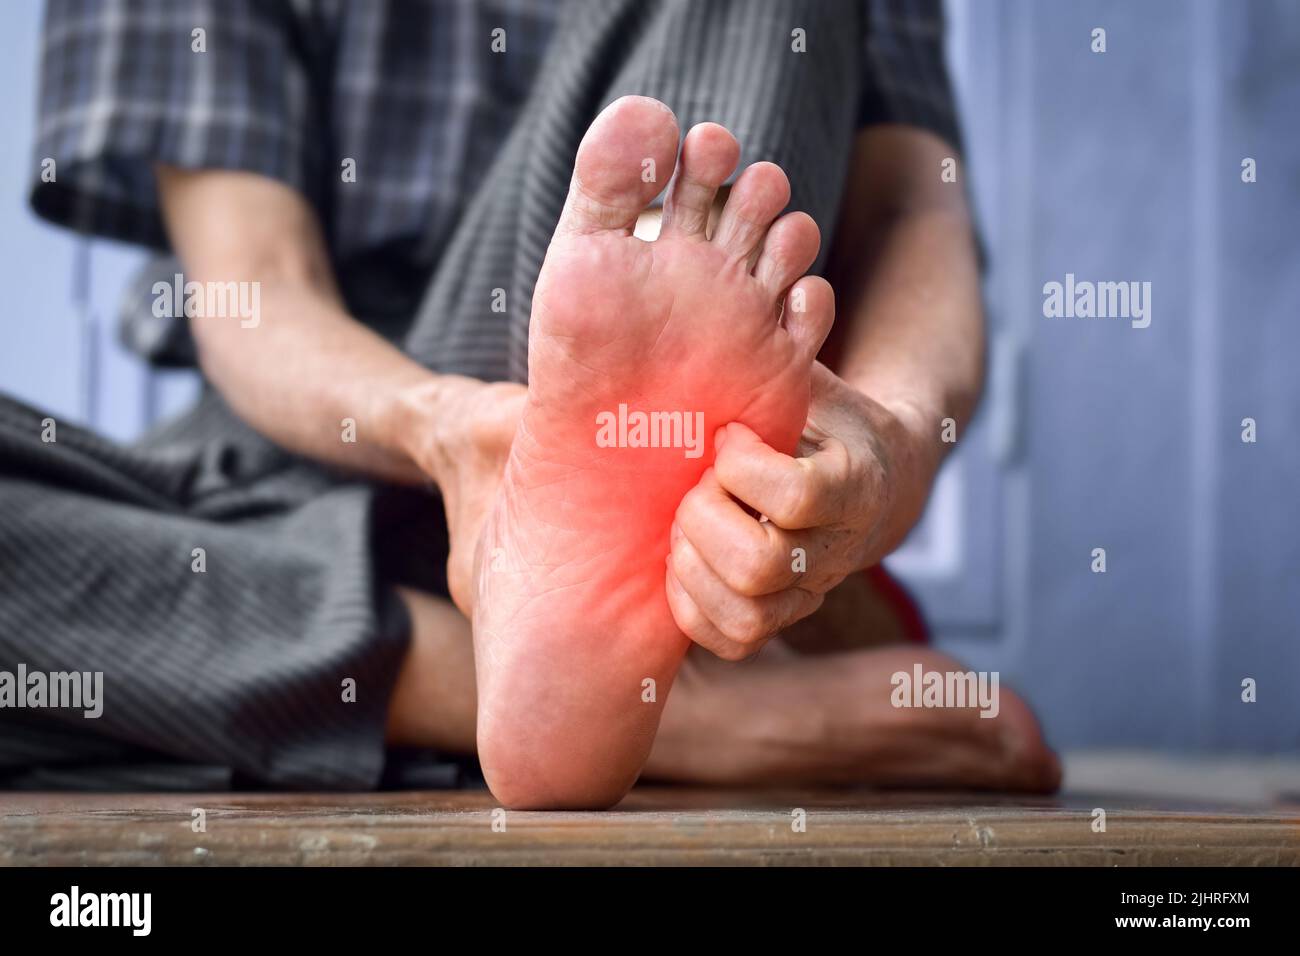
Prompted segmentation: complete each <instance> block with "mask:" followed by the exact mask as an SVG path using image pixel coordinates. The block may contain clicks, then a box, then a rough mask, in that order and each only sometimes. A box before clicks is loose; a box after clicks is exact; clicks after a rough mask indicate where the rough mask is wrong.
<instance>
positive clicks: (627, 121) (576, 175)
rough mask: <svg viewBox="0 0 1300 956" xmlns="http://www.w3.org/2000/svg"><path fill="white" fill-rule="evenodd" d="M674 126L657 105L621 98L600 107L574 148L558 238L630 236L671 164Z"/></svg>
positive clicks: (640, 98)
mask: <svg viewBox="0 0 1300 956" xmlns="http://www.w3.org/2000/svg"><path fill="white" fill-rule="evenodd" d="M677 142H678V130H677V120H676V118H675V117H674V116H673V113H672V110H670V109H669V108H668V107H667V106H665V105H664V104H663V103H660V102H659V101H658V100H653V99H650V98H649V97H646V96H624V97H620V98H619V99H617V100H615V101H614V102H613V103H611V104H609V106H607V107H605V108H604V109H603V110H602V111H601V113H600V115H599V116H597V117H596V120H595V122H594V123H592V124H591V127H590V128H589V129H588V130H587V135H585V136H584V137H583V138H582V143H581V144H580V145H579V146H578V155H577V158H576V160H575V161H574V166H573V181H572V182H571V183H570V185H569V197H568V199H567V200H566V201H565V203H564V211H563V212H562V213H561V214H560V222H559V226H558V227H557V228H556V232H557V234H560V233H589V232H597V231H600V230H615V231H622V232H626V233H628V234H630V233H631V231H632V227H633V226H634V225H635V224H636V219H637V216H638V215H639V214H640V213H641V211H642V210H643V209H645V207H646V206H647V205H648V204H649V203H650V201H651V200H652V199H654V198H655V196H657V195H659V193H660V192H661V191H662V189H663V186H664V183H666V182H667V181H668V178H669V177H670V176H671V175H672V172H673V165H674V163H675V162H676V158H677Z"/></svg>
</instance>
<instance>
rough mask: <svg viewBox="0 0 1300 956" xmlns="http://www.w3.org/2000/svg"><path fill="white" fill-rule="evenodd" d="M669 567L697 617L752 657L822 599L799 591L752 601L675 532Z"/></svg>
mask: <svg viewBox="0 0 1300 956" xmlns="http://www.w3.org/2000/svg"><path fill="white" fill-rule="evenodd" d="M668 565H669V567H670V568H671V569H672V572H673V575H674V576H675V577H676V579H677V582H678V583H679V584H680V585H681V586H682V589H683V590H684V591H685V592H686V594H687V596H688V597H690V599H691V601H692V602H693V603H694V604H695V606H696V608H698V609H699V611H700V613H701V614H703V616H704V617H705V618H707V619H708V621H709V622H710V623H711V624H712V625H713V626H714V627H715V628H716V629H717V630H718V631H720V632H722V635H723V636H724V637H726V638H729V639H730V640H731V641H733V642H735V643H736V644H739V645H741V646H742V647H745V648H747V649H748V653H749V654H752V653H755V652H756V651H758V650H759V649H761V648H762V646H763V645H764V644H765V643H766V642H767V641H768V640H770V639H771V638H772V637H774V636H775V635H776V634H777V633H778V632H779V631H780V630H781V629H782V628H784V627H786V626H788V625H790V624H793V623H794V622H795V621H798V620H800V619H802V618H804V617H807V616H808V615H809V614H811V613H812V612H813V611H815V610H816V609H817V608H818V607H819V606H820V605H821V603H822V597H821V595H818V594H811V593H809V592H807V591H803V590H801V589H799V588H789V589H787V590H785V591H781V592H779V593H777V594H765V595H762V596H760V597H756V598H751V597H746V596H745V595H743V594H737V593H736V592H735V591H733V590H731V588H729V587H727V585H726V583H725V582H723V580H722V579H721V578H719V577H718V575H717V574H716V573H714V571H713V569H712V568H710V567H709V566H708V564H707V563H706V562H705V561H704V559H703V558H702V557H700V553H699V552H698V551H696V550H695V548H694V547H693V546H692V545H691V543H690V541H688V540H687V539H686V537H685V535H683V534H681V533H680V532H675V533H674V535H673V542H672V551H671V553H670V556H669V559H668Z"/></svg>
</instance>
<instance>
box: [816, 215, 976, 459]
mask: <svg viewBox="0 0 1300 956" xmlns="http://www.w3.org/2000/svg"><path fill="white" fill-rule="evenodd" d="M874 246H875V248H874V249H872V250H870V252H869V253H868V258H867V265H866V267H865V270H864V271H865V272H866V273H867V274H868V275H869V276H870V279H869V280H868V281H867V282H866V283H865V284H864V286H863V288H862V289H861V291H860V293H859V294H858V295H857V296H856V298H855V299H853V300H850V302H849V303H848V305H849V311H848V314H847V315H846V316H845V317H844V318H845V320H846V321H845V325H846V326H847V328H846V329H845V334H844V339H843V345H842V351H841V356H840V361H839V363H838V364H839V368H838V369H837V371H838V373H839V375H840V377H841V378H843V379H844V380H845V381H847V382H848V383H849V384H851V385H853V386H854V387H855V388H857V389H859V390H860V391H862V392H864V393H865V394H866V395H868V396H869V397H871V398H872V399H874V400H875V401H877V402H880V403H881V404H882V405H884V406H885V407H886V408H887V409H889V410H890V411H892V412H895V413H896V414H899V415H901V416H902V417H904V418H906V419H908V420H909V424H910V425H914V426H917V427H920V428H923V429H924V430H925V431H926V432H927V433H928V434H929V435H930V437H931V438H933V439H935V440H936V441H937V439H938V436H939V434H940V429H941V422H942V420H943V419H945V418H951V419H953V420H954V422H955V423H956V425H957V428H958V430H960V429H961V428H963V427H964V426H965V425H966V423H967V422H968V421H969V420H970V417H971V415H972V414H973V413H974V410H975V405H976V403H977V402H978V399H979V394H980V390H981V388H982V385H983V370H984V317H983V308H982V306H981V302H980V290H979V277H978V271H977V267H976V261H975V253H974V246H973V242H972V239H971V231H970V223H969V220H968V219H967V217H966V216H965V214H964V212H963V211H960V210H950V209H931V210H921V211H916V212H906V213H898V214H895V215H894V216H892V217H891V218H890V220H889V221H888V222H886V223H884V224H882V226H881V228H880V230H879V232H878V233H877V234H876V238H875V242H874Z"/></svg>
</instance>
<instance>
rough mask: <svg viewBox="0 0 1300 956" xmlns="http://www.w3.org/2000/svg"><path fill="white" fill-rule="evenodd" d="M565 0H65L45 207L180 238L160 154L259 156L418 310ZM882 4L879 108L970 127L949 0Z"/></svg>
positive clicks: (51, 80)
mask: <svg viewBox="0 0 1300 956" xmlns="http://www.w3.org/2000/svg"><path fill="white" fill-rule="evenodd" d="M590 2H597V3H599V0H590ZM665 2H680V0H665ZM558 4H559V0H358V2H346V0H49V3H48V7H47V13H46V22H45V30H44V41H43V49H42V65H41V92H40V103H39V116H40V126H39V130H38V133H37V138H36V149H35V157H34V170H33V186H32V205H33V208H34V209H35V210H36V212H37V213H39V214H40V215H41V216H43V217H45V218H47V219H49V220H51V221H53V222H56V223H59V224H62V225H65V226H68V227H70V228H73V229H76V230H79V231H81V232H84V233H88V234H93V235H99V236H106V237H112V238H116V239H122V240H126V241H130V242H136V243H141V244H144V245H148V246H152V247H155V248H159V249H166V248H167V245H168V243H167V238H166V235H165V232H164V229H163V224H162V219H161V217H160V214H159V208H158V198H157V195H156V192H155V189H154V178H153V171H152V165H153V164H154V163H166V164H170V165H174V166H178V167H182V168H216V169H229V170H243V171H247V172H252V173H258V174H260V175H263V176H267V177H270V178H272V179H276V180H278V181H280V182H283V183H286V184H288V185H289V186H291V187H293V188H295V189H297V190H299V191H300V192H301V193H303V194H304V195H305V196H306V197H307V198H308V199H309V201H310V202H311V203H312V205H313V206H314V207H315V208H316V209H317V211H318V213H319V215H320V218H321V221H322V224H323V226H324V229H325V233H326V241H327V245H328V248H329V250H330V253H331V256H332V259H333V262H334V266H335V269H336V272H337V273H338V275H339V280H340V285H341V286H342V288H343V290H344V295H345V297H346V298H347V299H348V301H349V303H350V304H351V305H352V307H353V308H354V309H357V310H358V312H359V314H361V315H363V316H367V315H370V314H374V313H376V312H392V313H396V314H399V315H408V316H409V314H410V313H411V311H412V310H413V309H414V307H415V304H416V303H417V302H418V300H419V296H420V294H421V292H422V291H423V289H424V286H425V284H426V282H427V281H428V278H429V276H430V275H431V272H432V270H433V268H434V266H435V265H436V263H437V261H438V259H439V258H440V256H441V254H442V252H443V251H444V249H445V247H446V245H447V242H448V240H449V238H450V236H451V234H452V232H453V230H454V228H455V225H456V223H457V221H458V219H459V218H460V217H461V215H462V214H463V212H464V210H465V208H466V206H467V204H468V202H469V200H470V198H471V197H472V196H473V195H474V192H475V190H476V188H477V187H478V186H479V185H480V183H481V182H482V180H483V177H484V175H485V173H486V171H487V170H488V167H489V165H490V163H491V162H492V160H493V157H494V156H495V155H496V153H497V151H498V149H499V148H500V146H501V144H502V142H503V140H504V138H505V136H506V135H507V133H508V131H509V130H510V127H511V125H512V124H513V122H514V120H515V119H516V117H517V115H518V113H519V110H520V108H521V106H522V105H523V103H524V100H525V97H526V95H527V94H528V92H529V89H530V84H531V83H532V81H533V79H534V76H535V73H536V71H537V68H538V66H539V63H540V62H541V60H542V58H543V55H544V53H545V50H546V48H547V45H548V42H549V40H550V38H551V34H552V32H553V26H554V24H555V22H556V19H557V16H558V10H557V7H558ZM864 6H865V14H864V15H863V16H862V17H861V18H859V22H860V23H861V24H862V25H864V26H865V31H864V36H863V38H862V42H863V44H864V45H865V56H864V57H863V63H864V64H865V70H864V75H863V76H862V77H861V88H860V91H859V102H860V109H859V116H858V121H859V124H860V125H868V124H871V123H881V122H900V123H910V124H914V125H917V126H921V127H925V128H928V129H930V130H932V131H934V132H936V133H938V134H939V135H940V136H943V137H946V138H947V139H948V140H949V141H950V142H952V143H953V144H954V146H959V145H960V143H959V133H958V128H957V124H956V120H955V111H954V107H953V102H952V97H951V93H950V90H949V84H948V78H947V72H946V68H945V66H944V58H943V48H942V38H943V22H942V16H941V12H940V5H939V2H938V0H888V2H883V0H864ZM498 28H499V29H500V30H503V31H504V39H505V50H504V52H494V51H493V49H492V45H493V37H494V31H496V30H497V29H498ZM198 30H202V31H204V33H203V34H196V31H198ZM497 36H501V34H497ZM200 40H201V41H202V42H201V43H200ZM200 47H202V52H199V49H200ZM720 82H725V78H720ZM46 158H52V159H54V160H55V164H56V170H57V176H56V178H55V180H54V181H53V182H44V181H42V177H41V170H42V162H43V160H45V159H46ZM349 161H351V162H349ZM345 167H351V168H352V169H354V170H355V181H348V180H350V179H351V177H348V176H345V175H344V172H345ZM360 300H365V304H364V305H361V302H360Z"/></svg>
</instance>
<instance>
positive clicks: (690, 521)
mask: <svg viewBox="0 0 1300 956" xmlns="http://www.w3.org/2000/svg"><path fill="white" fill-rule="evenodd" d="M904 416H906V417H907V418H908V419H909V420H910V422H909V424H905V422H904ZM923 428H924V425H923V423H922V422H921V421H919V420H918V418H917V416H914V415H912V414H911V412H910V410H903V411H900V412H893V411H890V410H888V409H886V408H884V407H883V406H882V405H880V404H879V403H877V402H874V401H872V400H871V399H870V398H868V397H867V396H865V395H863V394H862V393H861V392H859V391H857V390H856V389H854V388H853V387H852V386H850V385H848V384H847V383H846V382H844V381H842V380H841V379H840V378H838V377H837V376H836V375H835V374H834V373H833V372H831V371H830V370H829V369H827V368H826V367H825V366H824V365H822V364H820V363H816V364H815V365H814V367H813V380H812V402H811V405H810V408H809V413H808V424H807V426H806V428H805V430H804V434H803V437H802V439H801V440H800V448H799V453H798V455H799V456H798V457H793V458H792V457H790V456H788V455H784V454H781V453H780V452H778V451H776V450H775V449H773V448H771V447H770V446H768V445H765V444H764V443H763V442H762V441H761V440H760V439H759V437H758V436H757V435H756V434H754V432H752V431H750V429H748V428H746V427H745V426H744V425H741V424H739V423H738V422H732V423H731V424H729V425H726V426H724V427H723V428H720V429H718V432H717V434H716V436H715V439H714V444H715V449H716V458H715V461H714V464H713V467H712V468H710V469H709V470H708V471H706V472H705V473H704V475H703V477H701V479H700V481H699V483H698V484H697V485H696V486H695V487H694V488H693V489H691V490H690V491H689V492H687V494H686V496H685V497H684V498H683V499H682V503H681V505H680V506H679V507H678V509H677V516H676V520H675V522H674V525H673V529H672V532H671V553H670V555H669V560H668V573H667V595H668V604H669V607H670V608H671V609H672V613H673V617H674V619H675V620H676V621H677V626H678V627H680V628H681V629H682V631H683V632H684V633H685V634H686V635H687V636H688V637H690V638H691V639H692V640H693V641H695V642H696V643H697V644H700V645H702V646H703V647H705V648H707V649H708V650H710V651H712V652H713V653H714V654H716V655H718V656H719V657H722V658H725V659H727V660H740V659H742V658H745V657H749V656H750V655H752V654H753V653H755V652H756V651H757V650H759V649H760V648H761V647H762V646H763V645H764V644H765V643H766V642H767V641H768V640H770V639H771V638H772V637H773V636H775V635H776V634H777V633H778V632H779V631H781V630H782V629H783V628H785V627H788V626H789V625H790V624H793V623H794V622H795V621H798V620H800V619H802V618H804V617H807V616H808V615H809V614H812V613H813V612H814V611H816V610H817V608H818V607H820V606H821V603H822V600H823V596H824V595H825V594H826V592H827V591H829V590H830V589H831V588H833V587H835V586H836V585H837V584H839V583H840V582H841V581H843V580H844V578H845V577H847V576H848V575H849V574H852V573H854V572H856V571H860V570H862V569H864V568H868V567H871V566H872V565H874V564H876V563H877V562H878V561H880V559H881V558H883V557H884V556H885V555H886V554H887V553H888V552H889V550H890V549H892V548H893V547H896V546H897V544H898V543H899V542H900V541H901V540H902V538H903V536H904V535H905V534H906V532H907V530H908V529H909V528H910V527H911V525H912V524H913V523H914V522H915V521H916V519H917V517H918V516H919V514H920V507H921V503H923V501H924V492H923V491H922V493H921V494H920V495H919V496H918V495H917V494H916V493H915V489H916V488H917V487H920V488H921V489H923V490H924V489H928V486H929V481H930V477H931V476H932V475H933V471H934V468H935V467H937V462H938V452H937V450H936V445H937V443H935V442H928V441H926V440H925V439H924V438H921V437H919V436H921V435H922V429H923ZM757 516H762V517H757Z"/></svg>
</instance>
